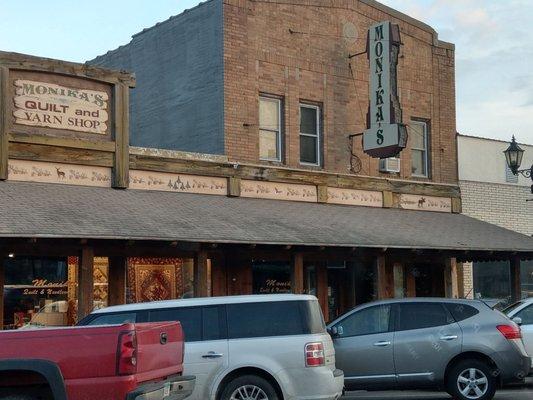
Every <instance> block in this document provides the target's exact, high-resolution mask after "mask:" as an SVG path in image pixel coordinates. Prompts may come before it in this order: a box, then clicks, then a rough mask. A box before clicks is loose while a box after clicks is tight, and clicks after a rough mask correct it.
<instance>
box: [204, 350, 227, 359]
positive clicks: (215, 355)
mask: <svg viewBox="0 0 533 400" xmlns="http://www.w3.org/2000/svg"><path fill="white" fill-rule="evenodd" d="M223 355H224V354H222V353H215V352H214V351H210V352H209V353H207V354H204V355H203V356H202V358H211V359H212V358H221V357H222V356H223Z"/></svg>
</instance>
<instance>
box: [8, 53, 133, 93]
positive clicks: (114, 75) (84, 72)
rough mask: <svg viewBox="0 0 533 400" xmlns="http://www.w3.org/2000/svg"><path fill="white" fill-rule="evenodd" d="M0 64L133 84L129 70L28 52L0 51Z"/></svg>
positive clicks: (15, 67) (14, 67) (12, 67)
mask: <svg viewBox="0 0 533 400" xmlns="http://www.w3.org/2000/svg"><path fill="white" fill-rule="evenodd" d="M0 64H4V65H5V66H7V67H9V68H11V69H23V70H35V71H43V72H47V73H48V72H54V73H58V74H63V75H69V76H79V77H81V78H87V77H89V78H93V79H97V80H101V81H104V82H108V83H117V82H124V83H125V84H127V85H129V86H131V87H134V86H135V75H134V74H132V73H131V72H127V71H116V70H111V69H106V68H102V67H96V66H91V65H88V64H80V63H74V62H69V61H63V60H54V59H51V58H43V57H37V56H30V55H28V54H21V53H13V52H6V51H0Z"/></svg>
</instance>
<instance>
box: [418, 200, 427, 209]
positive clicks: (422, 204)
mask: <svg viewBox="0 0 533 400" xmlns="http://www.w3.org/2000/svg"><path fill="white" fill-rule="evenodd" d="M425 203H426V199H425V198H424V197H422V198H421V199H420V200H418V208H422V207H424V204H425Z"/></svg>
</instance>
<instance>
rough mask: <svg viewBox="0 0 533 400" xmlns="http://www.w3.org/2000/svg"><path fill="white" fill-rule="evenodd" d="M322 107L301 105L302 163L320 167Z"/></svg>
mask: <svg viewBox="0 0 533 400" xmlns="http://www.w3.org/2000/svg"><path fill="white" fill-rule="evenodd" d="M320 152H321V151H320V107H319V106H316V105H309V104H300V163H301V164H307V165H320V162H321V160H320V159H321V155H320Z"/></svg>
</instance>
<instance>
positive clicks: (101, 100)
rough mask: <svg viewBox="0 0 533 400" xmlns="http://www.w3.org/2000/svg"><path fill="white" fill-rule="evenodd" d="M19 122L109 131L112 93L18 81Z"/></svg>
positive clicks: (17, 107) (15, 109) (68, 128)
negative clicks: (110, 95)
mask: <svg viewBox="0 0 533 400" xmlns="http://www.w3.org/2000/svg"><path fill="white" fill-rule="evenodd" d="M14 85H15V96H14V102H15V106H14V110H13V116H14V117H15V123H16V124H22V125H30V126H42V127H47V128H56V129H66V130H73V131H78V132H88V133H96V134H100V135H105V134H106V133H107V124H108V121H109V113H108V109H109V104H108V103H109V95H108V94H107V93H106V92H104V91H96V90H89V89H77V88H73V87H67V86H63V85H55V84H52V83H48V82H39V81H33V80H25V79H17V80H15V81H14Z"/></svg>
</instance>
